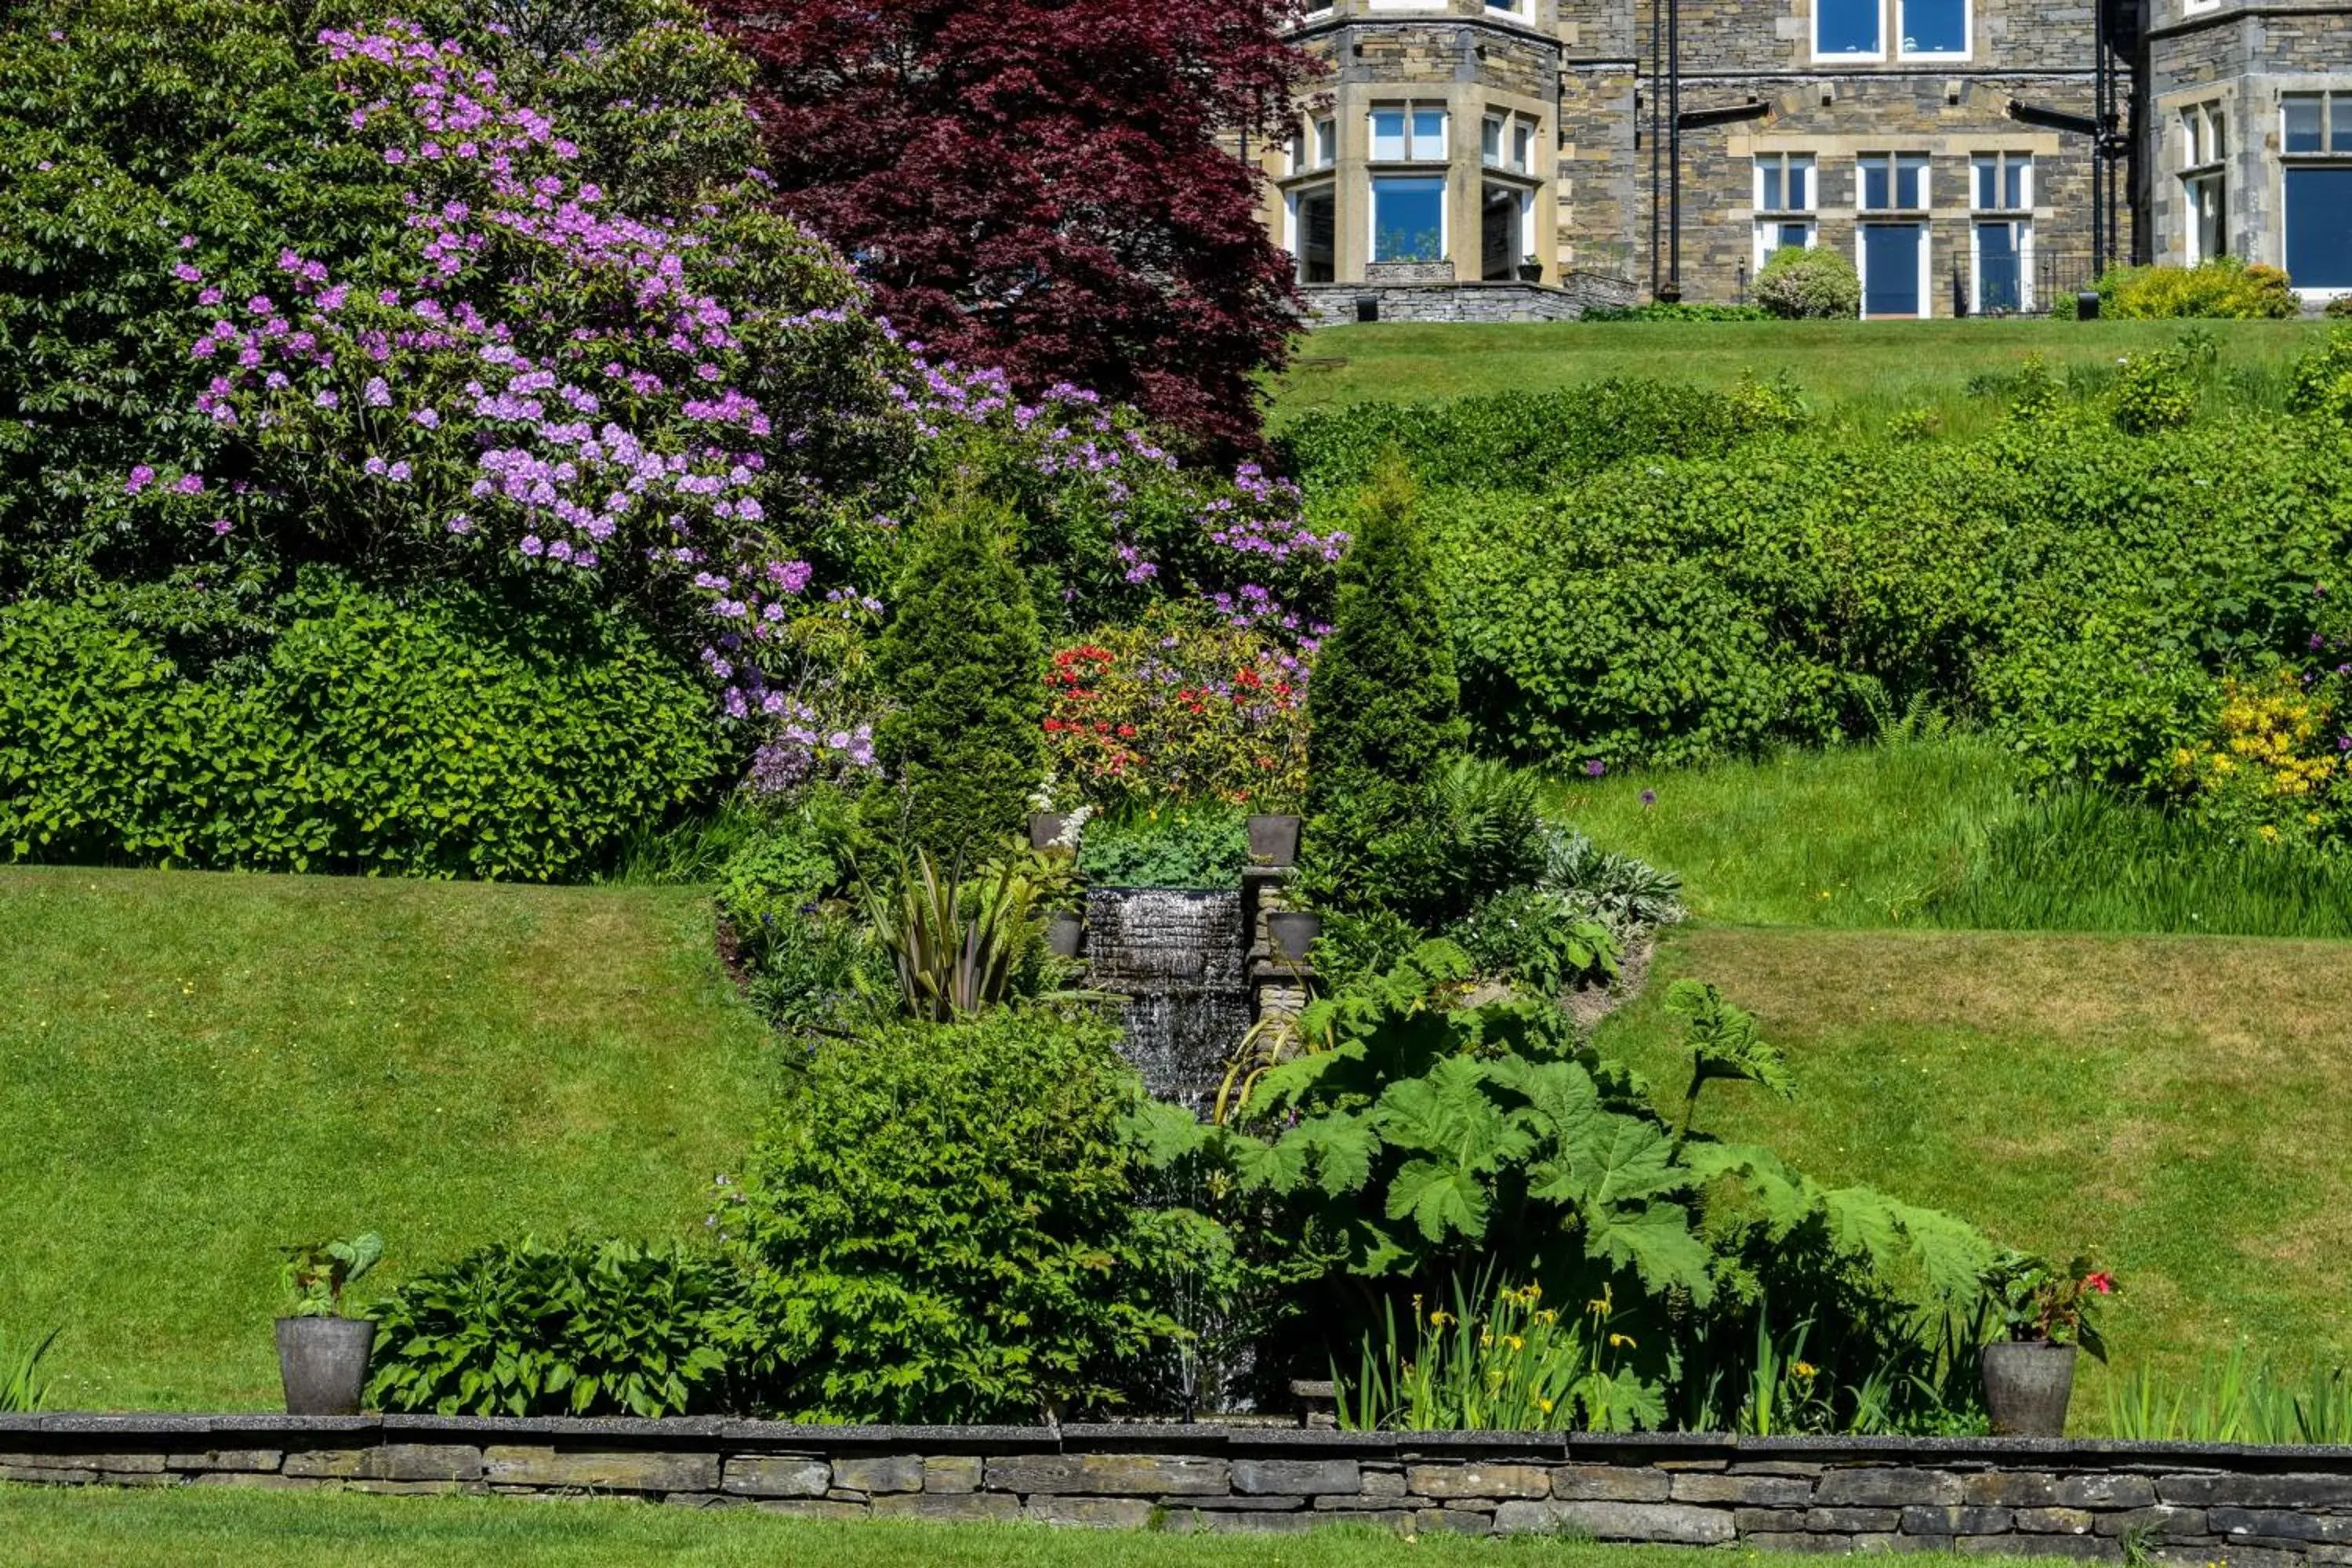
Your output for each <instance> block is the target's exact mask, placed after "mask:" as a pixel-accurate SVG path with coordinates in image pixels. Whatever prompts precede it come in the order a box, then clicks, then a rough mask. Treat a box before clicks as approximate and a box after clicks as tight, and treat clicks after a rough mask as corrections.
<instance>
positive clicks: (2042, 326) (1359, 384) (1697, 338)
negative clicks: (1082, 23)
mask: <svg viewBox="0 0 2352 1568" xmlns="http://www.w3.org/2000/svg"><path fill="white" fill-rule="evenodd" d="M2191 327H2196V328H2200V329H2201V330H2203V331H2210V332H2211V333H2212V334H2213V335H2214V336H2215V337H2216V338H2218V339H2219V340H2220V342H2221V367H2222V370H2223V372H2224V374H2250V375H2252V377H2253V378H2254V380H2255V381H2256V382H2257V383H2259V384H2271V385H2275V384H2278V378H2279V377H2280V376H2281V375H2282V374H2283V373H2284V370H2285V368H2286V367H2287V365H2288V364H2290V363H2292V362H2293V360H2294V358H2295V357H2296V356H2297V355H2299V354H2301V353H2305V351H2306V350H2308V349H2309V348H2310V347H2311V345H2312V344H2313V343H2315V342H2317V341H2319V340H2320V339H2321V338H2322V337H2323V336H2324V335H2325V328H2324V327H2323V326H2322V325H2320V324H2319V323H2316V322H2312V321H2198V322H2187V321H2086V322H2078V321H2020V320H2010V321H1900V322H1893V321H1755V322H1748V321H1609V322H1592V323H1585V322H1580V321H1559V322H1512V323H1501V324H1493V325H1487V324H1464V325H1428V326H1423V325H1381V326H1369V327H1366V326H1343V327H1326V328H1323V329H1322V330H1320V331H1314V332H1309V333H1307V334H1304V335H1302V336H1300V337H1299V338H1297V340H1296V341H1295V342H1294V344H1293V359H1292V363H1291V368H1290V369H1289V370H1287V371H1286V372H1285V373H1284V374H1282V375H1280V376H1279V377H1276V378H1275V380H1274V381H1273V382H1272V384H1271V391H1272V395H1273V401H1272V405H1271V417H1272V421H1273V423H1274V425H1275V426H1276V428H1279V427H1280V426H1283V425H1285V424H1287V423H1288V422H1290V421H1291V420H1293V419H1296V418H1297V416H1300V415H1301V414H1304V413H1306V412H1307V411H1308V410H1310V409H1316V408H1329V407H1337V406H1341V405H1347V404H1350V403H1363V402H1368V401H1371V400H1375V399H1389V400H1393V401H1397V402H1403V403H1423V402H1430V401H1433V400H1436V399H1441V398H1449V397H1463V396H1469V395H1477V394H1484V393H1494V392H1514V391H1519V392H1541V391H1548V390H1550V389H1553V388H1557V387H1562V386H1570V385H1575V384H1580V383H1583V382H1589V381H1599V380H1602V379H1604V378H1607V377H1610V376H1644V377H1651V378H1654V379H1657V380H1661V381H1686V382H1695V383H1697V384H1701V385H1706V386H1728V385H1731V384H1734V383H1736V382H1738V380H1739V379H1740V378H1741V377H1742V376H1745V375H1751V374H1752V375H1756V376H1759V377H1762V378H1765V379H1769V378H1771V377H1773V376H1776V375H1779V374H1781V373H1783V372H1786V373H1787V374H1789V375H1790V377H1792V378H1793V379H1794V380H1795V382H1796V384H1797V385H1798V387H1799V388H1800V389H1801V391H1803V392H1804V393H1805V394H1806V395H1808V396H1809V397H1810V398H1811V399H1813V400H1815V401H1817V402H1819V403H1823V404H1831V405H1836V404H1845V405H1858V406H1859V407H1860V408H1862V409H1863V410H1864V411H1867V412H1874V413H1892V412H1895V411H1896V410H1901V409H1906V408H1911V407H1915V406H1921V405H1925V406H1928V407H1933V408H1937V409H1940V410H1943V411H1946V412H1951V411H1952V409H1953V406H1954V404H1955V400H1956V399H1957V398H1958V396H1959V395H1960V394H1961V392H1962V390H1963V389H1964V387H1965V386H1966V384H1967V383H1968V381H1969V379H1970V378H1971V377H1973V376H1977V375H1981V374H2010V373H2013V372H2015V371H2016V370H2017V369H2018V368H2019V367H2021V365H2023V364H2024V363H2025V362H2026V360H2027V358H2028V357H2029V356H2030V355H2032V354H2035V353H2040V354H2042V356H2044V358H2045V359H2046V360H2047V362H2048V363H2049V365H2050V367H2051V369H2052V370H2053V373H2055V374H2059V375H2061V376H2063V375H2064V374H2066V373H2067V371H2068V370H2069V369H2070V368H2073V367H2074V366H2084V367H2102V366H2107V365H2112V364H2113V363H2115V361H2116V358H2117V356H2119V355H2122V354H2126V353H2135V352H2137V351H2141V350H2146V349H2152V348H2160V347H2163V346H2165V345H2166V344H2168V343H2171V342H2174V341H2175V340H2177V339H2178V338H2179V336H2180V334H2181V333H2182V331H2185V330H2187V329H2189V328H2191Z"/></svg>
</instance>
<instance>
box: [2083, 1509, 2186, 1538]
mask: <svg viewBox="0 0 2352 1568" xmlns="http://www.w3.org/2000/svg"><path fill="white" fill-rule="evenodd" d="M2091 1528H2092V1530H2094V1531H2096V1532H2097V1533H2098V1534H2101V1535H2110V1536H2122V1535H2126V1534H2129V1533H2132V1532H2135V1531H2137V1532H2138V1533H2141V1534H2144V1535H2146V1536H2147V1538H2148V1539H2149V1540H2150V1541H2193V1540H2196V1539H2198V1538H2199V1537H2200V1536H2202V1535H2204V1534H2206V1533H2207V1531H2206V1529H2205V1510H2203V1509H2201V1508H2166V1507H2163V1506H2162V1505H2158V1507H2155V1508H2137V1509H2133V1510H2130V1511H2129V1512H2126V1513H2103V1514H2098V1515H2095V1516H2094V1518H2093V1519H2092V1521H2091Z"/></svg>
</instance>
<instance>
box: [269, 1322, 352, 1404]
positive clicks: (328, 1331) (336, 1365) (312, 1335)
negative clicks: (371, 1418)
mask: <svg viewBox="0 0 2352 1568" xmlns="http://www.w3.org/2000/svg"><path fill="white" fill-rule="evenodd" d="M374 1349H375V1325H374V1324H373V1323H372V1322H370V1321H368V1320H367V1319H365V1318H280V1319H278V1376H279V1377H280V1378H282V1379H283V1380H284V1382H285V1384H286V1414H287V1415H358V1414H359V1413H360V1394H361V1392H362V1390H363V1389H365V1388H366V1387H367V1374H368V1356H369V1353H370V1352H373V1350H374Z"/></svg>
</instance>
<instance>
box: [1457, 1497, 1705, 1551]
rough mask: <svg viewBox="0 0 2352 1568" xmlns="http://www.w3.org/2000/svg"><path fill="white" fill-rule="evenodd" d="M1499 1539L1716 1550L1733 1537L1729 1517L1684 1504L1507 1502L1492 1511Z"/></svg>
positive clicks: (1554, 1501) (1556, 1501) (1557, 1501)
mask: <svg viewBox="0 0 2352 1568" xmlns="http://www.w3.org/2000/svg"><path fill="white" fill-rule="evenodd" d="M1495 1529H1496V1532H1497V1533H1499V1534H1503V1535H1522V1534H1528V1533H1534V1532H1544V1533H1550V1534H1559V1533H1561V1532H1563V1531H1565V1532H1567V1533H1570V1534H1576V1535H1589V1536H1591V1537H1592V1538H1593V1539H1594V1540H1596V1541H1636V1542H1653V1543H1655V1544H1659V1545H1669V1546H1719V1545H1721V1544H1723V1543H1724V1542H1727V1541H1730V1540H1731V1539H1733V1537H1734V1536H1735V1535H1736V1534H1737V1531H1735V1529H1734V1528H1733V1525H1732V1520H1731V1514H1730V1513H1729V1512H1728V1511H1727V1510H1721V1509H1710V1508H1695V1507H1692V1506H1691V1505H1689V1504H1687V1503H1651V1502H1562V1501H1559V1500H1550V1501H1547V1502H1507V1503H1504V1504H1503V1505H1502V1506H1501V1507H1499V1508H1497V1509H1496V1510H1495Z"/></svg>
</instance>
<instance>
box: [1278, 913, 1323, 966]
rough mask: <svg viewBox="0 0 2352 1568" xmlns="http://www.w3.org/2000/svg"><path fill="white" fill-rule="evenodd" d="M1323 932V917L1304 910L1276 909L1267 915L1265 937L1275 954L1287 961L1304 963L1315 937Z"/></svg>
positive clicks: (1284, 961)
mask: <svg viewBox="0 0 2352 1568" xmlns="http://www.w3.org/2000/svg"><path fill="white" fill-rule="evenodd" d="M1322 934H1323V917H1322V916H1321V915H1312V914H1308V913H1307V912H1306V911H1305V910H1275V911H1274V912H1273V913H1271V914H1269V915H1267V916H1266V917H1265V938H1266V942H1267V944H1268V945H1269V946H1270V947H1272V948H1273V950H1274V956H1275V957H1276V958H1278V959H1280V960H1281V961H1282V962H1283V963H1306V962H1307V950H1308V949H1309V948H1312V947H1313V946H1314V945H1315V939H1316V938H1317V937H1318V936H1321V935H1322Z"/></svg>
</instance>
